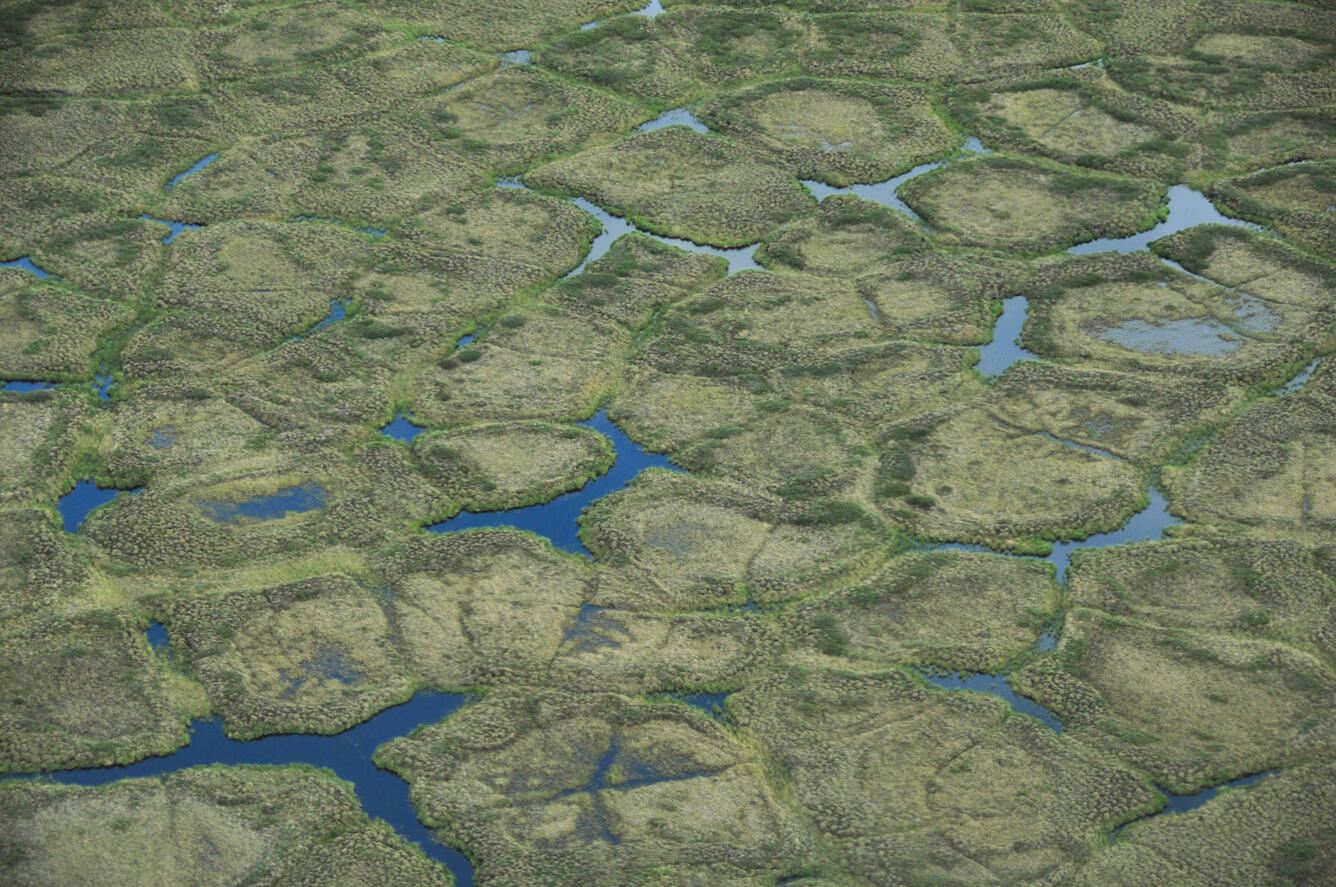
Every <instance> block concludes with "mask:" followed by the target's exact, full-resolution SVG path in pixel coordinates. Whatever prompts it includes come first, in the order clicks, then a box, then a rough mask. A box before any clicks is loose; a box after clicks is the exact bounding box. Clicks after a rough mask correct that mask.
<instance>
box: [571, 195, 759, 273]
mask: <svg viewBox="0 0 1336 887" xmlns="http://www.w3.org/2000/svg"><path fill="white" fill-rule="evenodd" d="M571 202H572V203H574V204H575V205H576V206H578V207H580V209H582V210H584V211H585V212H587V213H589V214H590V215H591V216H593V217H594V218H596V219H598V220H599V222H600V223H602V225H603V231H602V232H601V233H600V234H599V235H598V237H595V238H594V242H593V244H592V245H591V246H590V247H589V253H588V254H587V255H586V256H585V257H584V261H582V262H581V263H580V264H579V265H577V266H576V267H575V269H574V270H572V271H571V272H570V273H569V274H567V275H566V276H567V277H574V276H575V275H576V274H579V273H580V272H581V271H583V270H584V269H585V266H586V265H588V264H589V263H590V262H592V261H594V260H595V259H597V258H599V257H600V256H602V255H603V254H604V253H606V252H607V251H608V250H609V249H610V248H611V247H612V245H613V244H614V243H616V242H617V239H618V238H620V237H621V236H622V235H623V234H630V233H631V232H633V231H635V232H639V233H640V234H644V235H645V236H646V237H652V238H654V239H655V240H657V241H659V243H666V244H668V245H669V246H675V247H677V248H678V249H684V250H687V251H688V252H693V253H701V254H703V255H707V256H718V257H719V258H721V259H724V260H726V261H727V262H728V273H729V274H736V273H738V272H739V271H746V270H748V269H759V268H760V267H761V266H760V265H759V264H757V262H756V249H757V247H759V246H760V243H759V242H758V243H753V244H750V245H749V246H739V247H734V248H732V249H722V248H720V247H717V246H706V245H704V244H700V243H693V242H692V241H690V240H686V239H685V238H682V237H666V236H664V235H662V234H653V233H651V232H649V231H644V230H642V229H640V228H637V227H636V226H635V225H634V224H632V223H631V222H629V221H627V220H626V219H624V218H622V217H621V216H614V215H613V214H612V213H610V212H608V211H607V210H605V209H603V208H602V207H600V206H596V205H594V204H592V203H590V202H589V201H588V200H585V199H584V198H583V197H576V198H574V199H572V200H571Z"/></svg>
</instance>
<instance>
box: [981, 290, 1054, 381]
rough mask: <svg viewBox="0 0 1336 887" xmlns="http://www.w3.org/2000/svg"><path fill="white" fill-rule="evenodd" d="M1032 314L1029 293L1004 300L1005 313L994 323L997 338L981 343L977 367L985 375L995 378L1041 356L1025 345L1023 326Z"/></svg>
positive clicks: (1003, 309)
mask: <svg viewBox="0 0 1336 887" xmlns="http://www.w3.org/2000/svg"><path fill="white" fill-rule="evenodd" d="M1029 313H1030V302H1029V300H1028V299H1026V298H1025V296H1012V297H1011V298H1010V299H1003V300H1002V314H1001V315H1000V316H999V317H998V318H997V323H996V324H995V325H994V326H993V341H991V342H989V343H988V344H987V345H981V346H979V362H978V363H977V364H975V368H976V369H978V371H979V372H980V373H981V374H983V375H985V376H988V377H990V378H994V379H995V378H997V377H998V376H1000V375H1002V374H1003V373H1004V372H1006V371H1007V368H1008V367H1010V366H1011V365H1012V364H1013V363H1015V362H1016V361H1018V360H1038V359H1039V355H1037V354H1035V353H1033V352H1031V351H1027V350H1026V349H1025V347H1024V346H1022V345H1021V328H1022V327H1024V326H1025V318H1026V316H1027V315H1028V314H1029Z"/></svg>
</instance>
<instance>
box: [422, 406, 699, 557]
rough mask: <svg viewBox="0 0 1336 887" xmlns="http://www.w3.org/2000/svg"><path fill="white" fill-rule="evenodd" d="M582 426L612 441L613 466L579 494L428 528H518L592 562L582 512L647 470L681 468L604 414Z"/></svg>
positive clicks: (468, 514) (476, 513) (465, 515)
mask: <svg viewBox="0 0 1336 887" xmlns="http://www.w3.org/2000/svg"><path fill="white" fill-rule="evenodd" d="M579 424H580V425H582V426H584V427H585V428H593V429H594V430H595V431H598V432H600V433H601V434H604V435H606V436H607V437H609V438H611V439H612V442H613V447H614V450H613V453H614V456H613V458H614V461H613V463H612V467H611V468H610V469H608V472H607V473H606V474H604V475H601V476H600V477H597V478H595V479H594V480H592V481H590V482H589V483H587V484H585V485H584V486H583V487H581V488H580V489H578V490H573V491H571V492H569V493H563V494H562V495H560V496H557V497H556V498H554V499H552V500H550V501H548V502H544V503H543V504H541V505H530V506H528V507H527V508H509V509H504V510H501V511H461V512H460V513H459V514H457V515H455V516H454V517H452V518H450V519H449V520H444V521H441V522H440V523H437V524H431V525H429V526H428V527H427V528H426V529H428V530H429V531H431V532H433V533H453V532H456V531H458V530H470V529H475V528H479V527H517V528H519V529H521V530H528V531H529V532H531V533H536V534H538V535H539V536H546V537H547V538H548V539H550V540H551V541H552V544H553V545H554V546H555V547H557V548H560V549H562V550H563V551H570V552H575V553H577V554H583V555H585V556H586V557H592V556H593V553H592V552H591V551H590V550H589V549H587V548H585V547H584V543H582V542H581V541H580V525H579V523H578V521H579V518H580V515H581V513H582V512H583V511H584V510H585V508H586V507H588V506H589V504H590V503H592V502H593V501H594V500H595V499H601V498H603V497H604V496H606V495H608V494H609V493H615V492H616V491H617V490H620V489H621V488H622V487H624V486H626V485H627V484H629V483H630V482H631V481H632V480H633V479H634V478H635V476H636V475H638V474H639V473H640V472H642V471H644V470H645V469H646V468H667V469H669V470H671V471H681V470H682V469H680V468H678V467H677V466H676V465H673V464H672V463H671V462H669V461H668V457H667V456H663V455H659V454H656V453H647V452H645V450H644V448H643V447H641V446H639V445H638V444H635V443H632V442H631V439H630V438H628V437H627V436H626V435H625V434H624V433H622V430H621V429H620V428H618V427H617V426H616V425H614V424H613V422H612V420H611V419H609V418H608V414H607V412H606V411H604V410H599V412H598V413H597V414H596V415H595V416H594V418H592V419H589V420H587V421H585V422H581V423H579Z"/></svg>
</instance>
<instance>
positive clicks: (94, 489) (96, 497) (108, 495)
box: [56, 479, 143, 533]
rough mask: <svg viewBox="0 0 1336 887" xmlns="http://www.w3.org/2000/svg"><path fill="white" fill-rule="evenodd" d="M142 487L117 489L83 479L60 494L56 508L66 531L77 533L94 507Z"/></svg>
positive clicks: (136, 491) (135, 491)
mask: <svg viewBox="0 0 1336 887" xmlns="http://www.w3.org/2000/svg"><path fill="white" fill-rule="evenodd" d="M141 489H143V488H142V487H135V488H134V489H132V490H117V489H113V488H111V487H99V486H98V485H97V484H96V483H94V482H93V481H92V480H88V479H84V480H81V481H79V482H78V483H77V484H75V485H74V489H72V490H70V491H69V492H68V493H66V494H65V495H63V496H61V497H60V499H59V500H58V501H57V502H56V510H57V511H59V512H60V517H61V519H62V520H63V521H64V522H65V532H66V533H77V532H78V531H79V527H81V526H83V522H84V520H85V519H86V518H87V517H88V515H89V514H90V513H91V512H92V511H93V510H94V509H95V508H100V507H101V506H103V505H106V504H107V503H108V502H110V501H111V500H112V499H115V498H116V497H117V496H119V495H121V494H122V493H125V494H126V495H130V494H133V493H138V492H139V491H140V490H141Z"/></svg>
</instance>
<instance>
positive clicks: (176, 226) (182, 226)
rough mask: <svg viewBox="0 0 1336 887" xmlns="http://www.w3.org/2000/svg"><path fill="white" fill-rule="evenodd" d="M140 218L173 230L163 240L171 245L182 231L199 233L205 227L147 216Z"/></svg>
mask: <svg viewBox="0 0 1336 887" xmlns="http://www.w3.org/2000/svg"><path fill="white" fill-rule="evenodd" d="M139 218H141V219H143V220H144V221H146V222H156V223H157V224H159V225H166V226H167V227H168V228H170V229H172V230H171V232H170V233H169V234H168V235H167V236H166V237H164V238H163V239H162V242H163V243H171V242H172V241H173V240H175V239H176V235H178V234H180V233H181V232H182V231H198V230H199V229H200V228H203V227H204V226H203V225H192V224H191V223H190V222H172V221H169V220H167V219H155V218H153V217H152V216H146V215H141V216H140V217H139Z"/></svg>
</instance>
